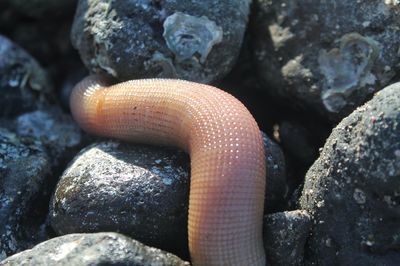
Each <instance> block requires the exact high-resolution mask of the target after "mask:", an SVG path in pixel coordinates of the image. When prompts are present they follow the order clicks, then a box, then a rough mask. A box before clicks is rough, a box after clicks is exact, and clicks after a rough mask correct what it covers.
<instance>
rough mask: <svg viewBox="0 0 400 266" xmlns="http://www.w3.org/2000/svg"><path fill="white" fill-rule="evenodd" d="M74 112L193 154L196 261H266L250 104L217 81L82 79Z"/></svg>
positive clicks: (86, 121)
mask: <svg viewBox="0 0 400 266" xmlns="http://www.w3.org/2000/svg"><path fill="white" fill-rule="evenodd" d="M70 106H71V112H72V114H73V116H74V118H75V120H76V121H77V122H78V124H79V125H80V126H81V127H82V128H83V129H84V130H86V131H88V132H90V133H94V134H97V135H101V136H107V137H114V138H119V139H122V140H127V141H133V142H142V143H149V144H161V145H168V146H177V147H180V148H182V149H184V150H186V151H187V152H188V153H189V155H190V157H191V182H190V197H189V224H188V233H189V250H190V255H191V259H192V263H193V264H194V265H207V266H210V265H218V266H221V265H229V266H232V265H262V266H264V265H265V254H264V248H263V242H262V217H263V207H264V206H263V205H264V191H265V174H266V173H265V171H266V170H265V157H264V145H263V141H262V136H261V134H260V130H259V128H258V126H257V123H256V122H255V120H254V119H253V117H252V115H251V114H250V112H249V111H248V110H247V109H246V107H245V106H244V105H243V104H242V103H241V102H240V101H238V100H237V99H236V98H234V97H233V96H232V95H230V94H228V93H226V92H224V91H222V90H220V89H217V88H215V87H212V86H208V85H203V84H198V83H193V82H188V81H183V80H173V79H144V80H133V81H127V82H123V83H119V84H116V85H111V86H109V85H108V82H107V81H106V80H105V79H102V78H101V77H99V76H89V77H87V78H86V79H84V80H83V81H81V82H80V83H79V84H77V85H76V86H75V88H74V90H73V92H72V94H71V98H70Z"/></svg>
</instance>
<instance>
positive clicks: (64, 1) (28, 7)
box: [5, 0, 76, 19]
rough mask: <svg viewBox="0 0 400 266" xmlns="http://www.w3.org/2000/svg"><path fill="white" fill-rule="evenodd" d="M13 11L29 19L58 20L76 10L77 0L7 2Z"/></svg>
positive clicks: (22, 0)
mask: <svg viewBox="0 0 400 266" xmlns="http://www.w3.org/2000/svg"><path fill="white" fill-rule="evenodd" d="M5 2H7V4H9V5H10V6H11V7H12V8H13V9H15V10H16V11H17V12H19V13H22V14H24V15H26V16H28V17H32V18H37V19H46V18H48V17H52V18H56V17H60V16H63V15H66V14H68V13H69V12H67V11H68V10H71V9H73V8H74V6H75V4H76V0H58V1H52V0H31V1H24V0H6V1H5Z"/></svg>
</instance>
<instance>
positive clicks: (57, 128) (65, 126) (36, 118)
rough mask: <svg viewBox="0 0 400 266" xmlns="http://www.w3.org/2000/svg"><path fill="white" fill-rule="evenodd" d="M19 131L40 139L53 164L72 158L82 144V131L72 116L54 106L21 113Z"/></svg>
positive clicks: (22, 134) (17, 124) (19, 133)
mask: <svg viewBox="0 0 400 266" xmlns="http://www.w3.org/2000/svg"><path fill="white" fill-rule="evenodd" d="M16 128H17V130H16V131H17V133H18V135H20V136H23V137H31V138H35V139H38V140H40V141H41V142H42V143H43V144H44V145H45V146H46V152H47V153H48V154H49V156H50V158H51V162H52V165H53V166H57V165H59V164H60V163H63V162H64V160H65V159H68V160H70V159H71V158H72V157H73V155H74V154H75V153H76V152H77V151H78V150H77V149H78V148H80V146H81V144H82V139H83V138H82V133H81V130H80V129H79V127H78V125H77V124H76V123H75V122H74V121H73V120H72V118H71V116H69V115H66V114H64V113H63V112H62V111H61V110H60V109H59V108H56V107H53V108H49V109H45V110H38V111H34V112H30V113H25V114H23V115H20V116H18V117H17V119H16Z"/></svg>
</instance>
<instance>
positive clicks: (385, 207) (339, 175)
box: [300, 83, 400, 265]
mask: <svg viewBox="0 0 400 266" xmlns="http://www.w3.org/2000/svg"><path fill="white" fill-rule="evenodd" d="M399 133H400V83H396V84H393V85H391V86H389V87H386V88H385V89H383V90H382V91H380V92H379V93H377V95H375V96H374V98H373V99H372V100H371V101H369V102H367V103H366V104H365V105H363V106H362V107H360V108H358V109H357V110H356V111H354V112H353V113H352V114H351V115H350V116H348V117H347V118H345V119H344V120H343V121H342V122H341V123H340V124H339V125H338V126H337V127H336V128H335V129H334V130H333V132H332V134H331V136H330V137H329V138H328V140H327V142H326V144H325V146H324V148H323V150H322V152H321V155H320V157H319V159H318V160H317V161H316V162H315V163H314V164H313V166H312V167H311V168H310V169H309V171H308V172H307V175H306V180H305V184H304V189H303V192H302V196H301V198H300V204H301V208H302V209H305V210H307V211H308V212H309V213H310V215H311V216H312V220H313V228H312V235H311V237H310V239H309V240H308V246H307V253H308V255H309V256H308V257H307V261H308V263H309V264H312V265H398V263H399V261H400V252H399V246H400V227H399V224H400V202H399V194H400V134H399Z"/></svg>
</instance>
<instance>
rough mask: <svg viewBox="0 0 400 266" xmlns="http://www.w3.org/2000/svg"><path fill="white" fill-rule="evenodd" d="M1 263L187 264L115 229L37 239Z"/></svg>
mask: <svg viewBox="0 0 400 266" xmlns="http://www.w3.org/2000/svg"><path fill="white" fill-rule="evenodd" d="M0 265H4V266H6V265H7V266H12V265H65V266H67V265H68V266H69V265H81V266H89V265H91V266H93V265H133V266H164V265H168V266H189V265H190V264H189V263H188V262H185V261H183V260H181V259H179V258H178V257H176V256H175V255H172V254H170V253H167V252H165V251H162V250H159V249H156V248H152V247H148V246H145V245H143V244H141V243H140V242H138V241H136V240H133V239H130V238H128V237H126V236H124V235H121V234H117V233H108V232H106V233H93V234H70V235H65V236H60V237H56V238H53V239H50V240H48V241H46V242H43V243H40V244H39V245H37V246H35V247H33V248H32V249H29V250H25V251H23V252H20V253H18V254H15V255H14V256H11V257H9V258H7V259H5V260H3V261H2V262H0Z"/></svg>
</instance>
